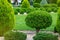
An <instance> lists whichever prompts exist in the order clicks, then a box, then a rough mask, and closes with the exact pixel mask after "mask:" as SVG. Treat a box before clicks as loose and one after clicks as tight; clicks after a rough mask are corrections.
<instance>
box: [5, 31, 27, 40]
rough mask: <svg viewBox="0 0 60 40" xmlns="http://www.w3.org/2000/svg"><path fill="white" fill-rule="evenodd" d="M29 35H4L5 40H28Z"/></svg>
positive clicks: (9, 33)
mask: <svg viewBox="0 0 60 40" xmlns="http://www.w3.org/2000/svg"><path fill="white" fill-rule="evenodd" d="M26 38H27V35H26V34H25V33H21V32H12V31H11V32H7V33H6V34H5V35H4V39H5V40H26Z"/></svg>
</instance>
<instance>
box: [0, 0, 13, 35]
mask: <svg viewBox="0 0 60 40" xmlns="http://www.w3.org/2000/svg"><path fill="white" fill-rule="evenodd" d="M13 27H14V11H13V8H12V6H11V5H10V4H9V3H8V1H7V0H0V36H3V35H4V33H5V32H7V31H9V30H12V28H13Z"/></svg>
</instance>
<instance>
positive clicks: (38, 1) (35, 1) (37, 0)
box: [34, 0, 42, 3]
mask: <svg viewBox="0 0 60 40" xmlns="http://www.w3.org/2000/svg"><path fill="white" fill-rule="evenodd" d="M41 1H42V0H34V3H40V2H41Z"/></svg>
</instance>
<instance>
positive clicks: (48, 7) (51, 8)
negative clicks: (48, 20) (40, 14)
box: [43, 4, 58, 12]
mask: <svg viewBox="0 0 60 40" xmlns="http://www.w3.org/2000/svg"><path fill="white" fill-rule="evenodd" d="M43 7H44V8H45V9H46V11H47V12H57V10H58V6H57V5H56V4H46V5H44V6H43Z"/></svg>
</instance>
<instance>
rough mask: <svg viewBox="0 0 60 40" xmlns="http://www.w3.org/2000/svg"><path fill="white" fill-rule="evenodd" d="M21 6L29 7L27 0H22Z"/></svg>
mask: <svg viewBox="0 0 60 40" xmlns="http://www.w3.org/2000/svg"><path fill="white" fill-rule="evenodd" d="M21 7H22V8H30V3H29V1H28V0H23V2H22V5H21Z"/></svg>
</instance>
